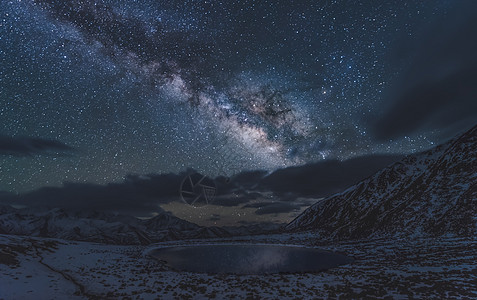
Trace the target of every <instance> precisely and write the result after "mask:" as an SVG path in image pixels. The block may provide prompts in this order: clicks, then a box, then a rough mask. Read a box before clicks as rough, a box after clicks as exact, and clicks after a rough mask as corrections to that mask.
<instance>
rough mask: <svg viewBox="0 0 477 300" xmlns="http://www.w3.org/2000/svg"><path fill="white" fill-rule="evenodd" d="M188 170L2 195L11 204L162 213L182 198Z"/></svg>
mask: <svg viewBox="0 0 477 300" xmlns="http://www.w3.org/2000/svg"><path fill="white" fill-rule="evenodd" d="M185 175H186V173H181V174H161V175H156V174H152V175H147V176H136V175H130V176H127V178H126V179H125V180H124V181H123V182H121V183H110V184H107V185H97V184H89V183H65V184H64V185H63V186H62V187H44V188H40V189H38V190H35V191H32V192H29V193H25V194H20V195H17V196H15V197H12V196H11V195H6V196H8V197H1V195H0V199H1V200H3V201H2V202H4V203H8V204H17V205H26V206H29V207H60V208H67V209H73V210H85V211H109V212H120V213H125V214H131V215H135V216H150V215H151V214H152V213H154V212H161V211H162V209H161V208H160V207H159V205H160V204H162V203H169V202H171V201H175V200H178V199H179V192H178V191H179V187H180V184H181V182H182V180H183V178H184V177H185Z"/></svg>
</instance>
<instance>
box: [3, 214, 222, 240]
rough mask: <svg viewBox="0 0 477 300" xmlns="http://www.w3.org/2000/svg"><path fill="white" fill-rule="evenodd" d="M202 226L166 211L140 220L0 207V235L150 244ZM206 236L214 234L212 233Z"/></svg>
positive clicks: (185, 235)
mask: <svg viewBox="0 0 477 300" xmlns="http://www.w3.org/2000/svg"><path fill="white" fill-rule="evenodd" d="M201 229H202V227H200V226H198V225H196V224H193V223H190V222H187V221H185V220H182V219H179V218H177V217H174V216H173V215H171V214H169V213H162V214H159V215H157V216H155V217H153V218H151V219H146V220H141V219H137V218H135V217H132V216H125V215H116V214H110V213H104V212H74V211H67V210H64V209H58V208H56V209H51V210H46V211H41V210H39V211H35V210H32V209H14V208H11V207H7V206H3V207H2V208H1V209H0V233H3V234H15V235H27V236H37V237H50V238H61V239H67V240H76V241H94V242H102V243H112V244H149V243H151V242H156V241H163V240H171V239H182V238H189V236H194V235H198V234H199V232H200V233H202V231H199V230H201ZM202 234H203V233H202ZM208 237H216V236H215V235H213V234H212V233H211V234H210V235H209V236H208Z"/></svg>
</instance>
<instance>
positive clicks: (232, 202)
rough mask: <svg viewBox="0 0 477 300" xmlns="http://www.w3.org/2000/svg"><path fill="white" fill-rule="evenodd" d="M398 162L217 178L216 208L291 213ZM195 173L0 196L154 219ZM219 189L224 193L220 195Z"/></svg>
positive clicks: (366, 160)
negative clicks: (307, 200)
mask: <svg viewBox="0 0 477 300" xmlns="http://www.w3.org/2000/svg"><path fill="white" fill-rule="evenodd" d="M398 158H399V157H397V156H367V157H361V158H356V159H352V160H348V161H344V162H340V161H335V160H332V161H324V162H319V163H315V164H309V165H304V166H301V167H291V168H285V169H280V170H277V171H275V172H273V173H271V174H270V175H268V176H265V174H266V173H265V172H264V171H249V172H243V173H240V174H238V175H236V176H234V177H232V178H230V180H229V181H226V182H225V181H224V180H223V179H224V178H221V177H218V178H216V179H215V180H214V182H216V183H217V186H218V196H217V197H216V198H215V199H214V200H213V202H212V204H213V205H216V206H226V207H232V206H241V205H243V206H242V207H243V208H257V210H256V212H255V213H256V214H259V215H263V214H274V213H287V212H292V211H294V210H297V209H299V208H300V207H301V206H304V205H309V203H301V202H297V201H296V199H297V197H300V196H303V197H308V196H309V197H324V196H328V195H331V194H333V193H336V192H340V191H342V190H344V189H345V188H347V187H349V186H350V185H352V184H354V183H356V182H358V181H359V180H361V179H364V178H365V177H366V176H370V175H372V174H373V173H374V172H376V171H378V170H379V169H381V168H383V167H384V166H386V165H388V164H390V163H391V162H394V161H396V160H398ZM192 173H195V171H194V170H192V169H189V170H187V171H185V172H181V173H179V174H173V173H168V174H149V175H145V176H139V175H128V176H127V177H126V178H125V179H124V181H122V182H119V183H110V184H107V185H98V184H89V183H64V185H63V186H61V187H43V188H40V189H38V190H35V191H31V192H28V193H24V194H20V195H13V194H10V193H0V202H3V203H6V204H17V205H25V206H30V207H32V206H33V207H60V208H67V209H74V210H86V211H108V212H118V213H125V214H131V215H135V216H150V215H151V214H152V213H154V212H161V211H162V209H161V208H160V205H161V204H166V203H170V202H171V201H180V197H179V189H180V186H181V183H182V181H183V180H184V178H186V177H187V175H190V174H192ZM221 184H222V185H223V186H221ZM221 188H224V191H222V192H220V190H221ZM230 191H232V192H230ZM263 192H273V193H274V194H275V195H276V197H278V198H277V200H279V201H267V200H264V199H270V198H267V197H268V196H269V195H264V194H263ZM252 202H253V203H252Z"/></svg>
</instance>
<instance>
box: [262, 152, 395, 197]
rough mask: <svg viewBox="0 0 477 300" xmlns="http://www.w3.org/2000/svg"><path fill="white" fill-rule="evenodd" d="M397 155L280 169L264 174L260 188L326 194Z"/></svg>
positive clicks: (292, 193)
mask: <svg viewBox="0 0 477 300" xmlns="http://www.w3.org/2000/svg"><path fill="white" fill-rule="evenodd" d="M400 158H402V156H397V155H396V156H393V155H372V156H362V157H358V158H353V159H350V160H346V161H339V160H326V161H321V162H317V163H313V164H307V165H304V166H300V167H289V168H285V169H279V170H277V171H275V172H273V173H271V174H270V175H268V176H266V177H265V178H263V179H262V180H261V182H260V184H259V189H261V190H269V191H273V192H275V193H277V194H283V196H284V197H287V198H289V199H294V198H295V197H297V196H303V197H307V196H312V197H326V196H330V195H332V194H334V193H337V192H341V191H342V190H344V189H346V188H348V187H349V186H351V185H353V184H355V183H357V182H359V181H360V180H362V179H364V178H366V177H368V176H371V175H373V174H374V173H375V172H377V171H379V170H380V169H382V168H384V167H386V166H387V165H389V164H391V163H393V162H396V161H398V160H399V159H400Z"/></svg>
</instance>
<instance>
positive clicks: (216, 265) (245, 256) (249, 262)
mask: <svg viewBox="0 0 477 300" xmlns="http://www.w3.org/2000/svg"><path fill="white" fill-rule="evenodd" d="M149 254H150V255H151V256H152V257H154V258H155V259H158V260H161V261H165V262H166V264H167V265H168V266H169V267H171V268H172V269H174V270H177V271H187V272H196V273H227V274H269V273H280V272H287V273H295V272H300V273H302V272H319V271H323V270H327V269H330V268H335V267H338V266H340V265H344V264H349V263H351V262H353V260H354V259H353V258H351V257H348V256H345V255H342V254H338V253H334V252H329V251H323V250H319V249H315V248H307V247H299V246H285V245H253V244H251V245H246V244H240V245H231V244H230V245H229V244H227V245H194V246H174V247H166V248H158V249H154V250H152V251H151V252H150V253H149Z"/></svg>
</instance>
